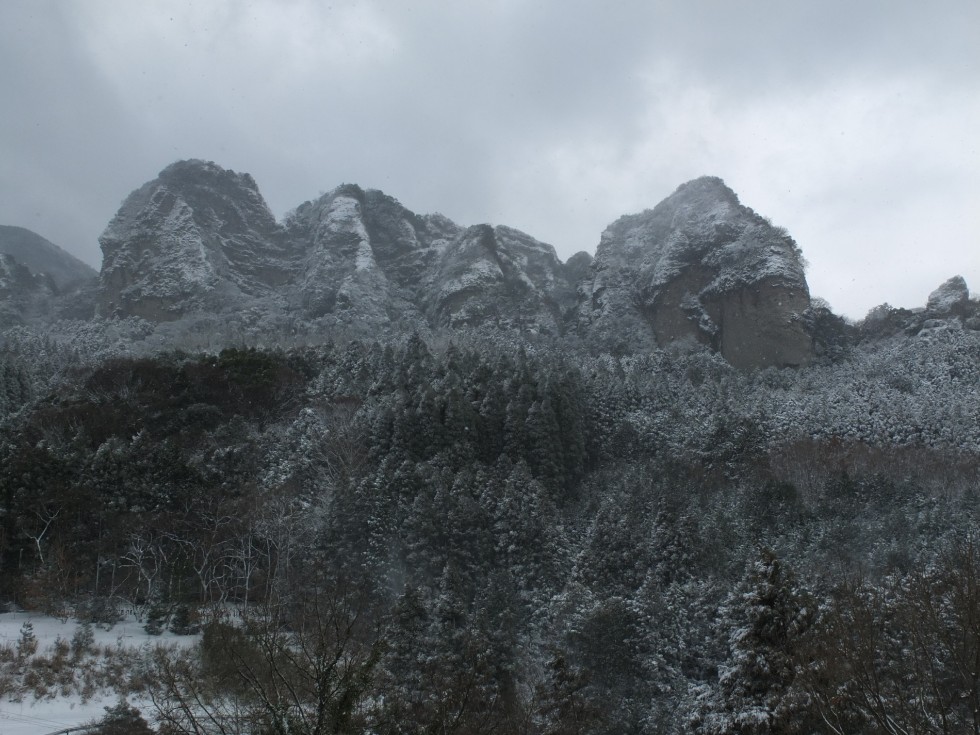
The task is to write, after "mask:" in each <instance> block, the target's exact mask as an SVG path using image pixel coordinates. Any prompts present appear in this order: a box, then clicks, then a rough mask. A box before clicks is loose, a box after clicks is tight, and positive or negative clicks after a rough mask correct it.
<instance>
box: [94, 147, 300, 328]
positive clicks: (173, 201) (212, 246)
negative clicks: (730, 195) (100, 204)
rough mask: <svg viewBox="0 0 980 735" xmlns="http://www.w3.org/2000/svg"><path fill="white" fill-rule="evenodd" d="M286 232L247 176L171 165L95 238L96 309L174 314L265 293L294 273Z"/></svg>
mask: <svg viewBox="0 0 980 735" xmlns="http://www.w3.org/2000/svg"><path fill="white" fill-rule="evenodd" d="M284 234H285V233H284V232H283V229H282V227H281V226H280V225H279V224H278V223H277V222H276V220H275V217H273V216H272V213H271V212H270V211H269V208H268V206H267V205H266V203H265V201H264V200H263V199H262V195H261V194H260V193H259V190H258V187H257V186H256V185H255V181H254V180H253V179H252V177H251V176H249V175H248V174H238V173H235V172H234V171H226V170H225V169H222V168H221V167H220V166H217V165H215V164H214V163H207V162H204V161H181V162H178V163H174V164H172V165H170V166H168V167H167V168H165V169H164V170H163V171H161V172H160V175H159V176H158V177H157V178H156V179H154V180H153V181H151V182H149V183H147V184H145V185H143V186H142V187H140V188H139V189H137V190H136V191H134V192H133V193H132V194H130V195H129V197H127V199H126V200H125V201H124V202H123V205H122V207H121V208H120V210H119V212H117V213H116V216H115V217H113V219H112V221H111V222H110V223H109V226H108V227H107V228H106V230H105V232H104V233H103V234H102V236H101V237H100V238H99V242H100V244H101V245H102V253H103V261H102V273H101V293H100V298H99V310H100V313H101V314H102V315H104V316H140V317H143V318H146V319H150V320H153V321H168V320H172V319H177V318H180V317H181V316H184V315H185V314H188V313H191V312H194V311H202V310H216V311H221V310H227V309H231V308H235V307H237V306H239V305H241V304H242V303H243V302H244V301H246V300H248V298H249V297H257V296H265V295H268V294H270V293H272V292H274V290H275V289H276V288H277V287H278V286H281V285H282V284H283V283H285V282H287V281H288V280H289V279H290V278H291V277H292V271H293V269H294V263H293V259H292V258H291V257H290V256H291V253H290V252H289V251H288V250H287V248H286V241H285V237H284Z"/></svg>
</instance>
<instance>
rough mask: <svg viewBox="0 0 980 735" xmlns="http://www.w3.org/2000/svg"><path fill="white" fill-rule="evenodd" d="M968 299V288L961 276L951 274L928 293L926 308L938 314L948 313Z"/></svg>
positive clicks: (960, 306)
mask: <svg viewBox="0 0 980 735" xmlns="http://www.w3.org/2000/svg"><path fill="white" fill-rule="evenodd" d="M969 300H970V289H968V288H967V286H966V280H965V279H964V278H963V276H953V277H952V278H950V279H949V280H948V281H946V282H945V283H944V284H942V285H941V286H940V287H939V288H937V289H936V290H935V291H933V292H932V293H931V294H929V300H928V301H927V302H926V310H927V311H930V312H935V313H938V314H949V313H950V312H953V311H955V310H956V309H957V308H962V307H963V306H965V305H966V304H967V302H969Z"/></svg>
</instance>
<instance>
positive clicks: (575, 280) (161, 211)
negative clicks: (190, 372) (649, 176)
mask: <svg viewBox="0 0 980 735" xmlns="http://www.w3.org/2000/svg"><path fill="white" fill-rule="evenodd" d="M100 241H101V243H102V248H103V252H104V255H105V258H104V263H103V269H102V274H101V292H100V298H99V309H100V313H101V314H102V315H104V316H129V315H133V316H140V317H144V318H146V319H149V320H152V321H167V320H175V319H180V318H181V317H183V316H185V315H189V314H192V313H198V312H204V311H210V312H230V311H235V312H236V314H244V313H249V314H259V315H260V316H259V318H261V315H262V314H276V315H280V316H281V315H286V316H287V317H288V318H289V319H292V320H296V319H299V320H303V321H305V322H307V323H313V324H315V325H317V328H318V329H319V328H323V329H327V328H331V327H333V326H341V327H344V328H347V329H354V330H355V331H359V332H371V331H376V330H379V329H380V330H386V331H396V332H402V331H406V330H423V331H425V330H442V329H450V330H458V329H470V328H477V327H492V328H495V329H503V330H506V331H516V332H522V333H529V334H551V335H561V334H566V333H569V332H575V331H577V332H578V333H579V334H580V336H582V337H583V338H585V339H586V340H588V341H591V342H592V343H594V344H599V345H605V346H608V347H610V348H617V349H652V348H654V347H655V346H657V345H660V346H664V345H669V344H672V343H676V342H683V341H692V342H696V343H701V344H704V345H707V346H709V347H711V348H712V349H715V350H718V351H720V352H721V353H722V354H723V355H724V356H725V357H726V358H727V359H728V360H729V361H730V362H732V363H733V364H734V365H736V366H737V367H740V368H745V369H752V368H757V367H766V366H770V365H775V366H791V365H804V364H806V363H808V362H809V361H810V360H811V359H812V356H813V346H812V343H811V339H810V337H809V335H808V334H807V332H806V331H805V328H804V323H803V319H802V317H803V314H804V312H805V311H806V310H807V309H808V307H809V292H808V290H807V285H806V280H805V278H804V275H803V266H802V258H801V256H800V252H799V249H798V248H797V247H796V244H795V243H794V242H793V240H792V238H790V237H789V236H788V235H787V234H786V233H785V231H783V230H780V229H779V228H775V227H773V226H772V225H771V224H770V223H769V222H768V221H767V220H765V219H763V218H762V217H760V216H759V215H757V214H756V213H755V212H753V211H752V210H751V209H749V208H747V207H744V206H742V205H741V204H740V203H739V201H738V197H737V196H736V195H735V194H734V192H732V191H731V189H729V188H728V187H726V186H725V185H724V183H723V182H722V181H721V180H720V179H715V178H702V179H697V180H695V181H691V182H689V183H687V184H684V185H683V186H681V187H680V188H678V189H677V191H676V192H675V193H674V194H673V195H671V196H670V197H668V198H667V199H666V200H664V201H663V202H661V203H660V204H658V205H657V206H656V207H654V208H653V209H651V210H647V211H645V212H642V213H640V214H635V215H628V216H624V217H621V218H620V219H619V220H617V221H616V222H614V223H613V224H611V225H610V226H609V227H608V228H607V229H606V231H605V232H604V233H603V234H602V239H601V241H600V243H599V247H598V250H597V252H596V256H595V259H594V260H593V259H591V257H590V256H588V255H587V254H584V253H580V254H578V255H576V256H574V257H573V258H571V259H569V262H568V263H567V264H563V263H561V261H560V260H559V259H558V257H557V255H556V254H555V250H554V248H553V247H552V246H550V245H547V244H545V243H542V242H539V241H538V240H535V239H534V238H533V237H531V236H529V235H526V234H524V233H522V232H519V231H517V230H514V229H512V228H509V227H503V226H497V227H493V226H490V225H477V226H474V227H467V228H464V227H461V226H459V225H457V224H455V223H453V222H451V221H450V220H448V219H446V218H445V217H442V216H441V215H425V216H420V215H417V214H415V213H413V212H411V211H409V210H408V209H406V208H405V207H403V206H402V205H401V204H400V203H399V202H398V201H396V200H395V199H393V198H391V197H389V196H387V195H385V194H383V193H382V192H380V191H373V190H366V191H365V190H363V189H361V188H360V187H358V186H355V185H343V186H340V187H338V188H336V189H335V190H333V191H331V192H329V193H328V194H324V195H323V196H321V197H319V198H318V199H316V200H312V201H308V202H305V203H303V204H301V205H300V206H299V207H297V208H296V209H295V210H294V211H293V212H291V213H290V214H289V215H287V217H286V218H285V220H284V221H283V222H282V223H278V222H276V220H275V218H274V217H273V216H272V214H271V213H270V212H269V209H268V207H267V206H266V204H265V202H264V201H263V199H262V196H261V194H260V193H259V191H258V188H257V187H256V185H255V182H254V181H253V180H252V178H251V176H249V175H248V174H238V173H235V172H233V171H226V170H224V169H222V168H220V167H219V166H217V165H215V164H213V163H206V162H203V161H183V162H180V163H175V164H173V165H171V166H169V167H167V168H166V169H164V171H163V172H161V173H160V175H159V177H158V178H157V179H155V180H154V181H151V182H150V183H148V184H146V185H144V186H142V187H141V188H139V189H137V190H136V191H135V192H133V193H132V194H131V195H130V196H129V197H128V198H127V199H126V201H125V202H124V203H123V205H122V207H121V208H120V210H119V212H118V214H117V215H116V216H115V217H114V218H113V220H112V221H111V222H110V223H109V226H108V227H107V228H106V231H105V233H104V234H103V236H102V238H101V240H100Z"/></svg>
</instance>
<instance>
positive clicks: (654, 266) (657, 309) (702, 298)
mask: <svg viewBox="0 0 980 735" xmlns="http://www.w3.org/2000/svg"><path fill="white" fill-rule="evenodd" d="M585 296H586V301H585V303H584V304H583V306H582V308H581V309H580V314H581V317H582V321H583V323H584V325H585V328H586V329H587V330H588V331H591V332H593V333H597V332H598V333H599V334H603V333H609V332H610V330H611V329H612V327H613V325H615V324H627V325H629V326H628V330H627V331H628V333H629V335H630V341H631V343H632V346H634V347H642V346H644V345H652V344H654V343H656V344H659V345H665V344H669V343H672V342H676V341H679V340H693V341H695V342H700V343H702V344H706V345H708V346H710V347H711V348H713V349H716V350H719V351H720V352H721V353H722V354H723V355H724V357H725V358H726V359H728V360H729V362H731V363H733V364H734V365H736V366H737V367H741V368H745V369H751V368H757V367H766V366H769V365H776V366H788V365H803V364H806V363H808V362H809V361H810V360H811V359H812V355H813V347H812V343H811V340H810V338H809V336H808V335H807V334H806V332H805V330H804V327H803V321H802V316H803V313H804V312H805V311H806V309H807V308H808V307H809V303H810V297H809V290H808V288H807V284H806V278H805V276H804V272H803V260H802V256H801V254H800V251H799V248H798V247H797V246H796V243H795V242H794V241H793V240H792V238H790V237H789V235H787V234H786V232H785V231H784V230H782V229H781V228H777V227H774V226H773V225H772V224H771V223H769V222H768V221H767V220H766V219H764V218H762V217H760V216H759V215H758V214H756V213H755V212H754V211H752V210H751V209H749V208H748V207H745V206H743V205H742V204H740V203H739V200H738V197H737V196H736V194H735V193H734V192H733V191H732V190H731V189H729V188H728V187H727V186H726V185H725V184H724V182H722V180H721V179H718V178H715V177H703V178H699V179H695V180H694V181H690V182H688V183H686V184H683V185H682V186H680V187H678V189H677V190H676V191H675V192H674V193H673V194H672V195H671V196H669V197H668V198H667V199H665V200H664V201H662V202H661V203H660V204H658V205H657V206H656V207H654V208H653V209H650V210H647V211H645V212H641V213H640V214H634V215H627V216H624V217H621V218H620V219H618V220H616V222H614V223H612V224H611V225H610V226H609V227H608V228H607V229H606V231H605V232H603V234H602V238H601V240H600V242H599V246H598V248H597V250H596V257H595V262H594V263H593V281H592V283H591V285H590V286H589V287H588V288H587V289H586V293H585ZM613 331H615V330H613ZM619 331H621V329H620V330H619Z"/></svg>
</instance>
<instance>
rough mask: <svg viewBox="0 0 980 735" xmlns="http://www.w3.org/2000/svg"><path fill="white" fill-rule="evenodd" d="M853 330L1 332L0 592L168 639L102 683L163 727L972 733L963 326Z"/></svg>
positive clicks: (972, 426) (967, 353) (970, 518)
mask: <svg viewBox="0 0 980 735" xmlns="http://www.w3.org/2000/svg"><path fill="white" fill-rule="evenodd" d="M118 328H119V327H118V325H117V326H116V327H114V329H118ZM837 328H838V331H839V332H840V333H841V334H842V333H843V331H846V330H848V329H850V330H852V331H853V329H854V328H853V327H851V326H849V325H846V324H844V323H843V322H840V323H839V324H837ZM841 330H843V331H841ZM825 332H826V333H827V334H830V335H831V337H832V336H833V334H835V333H834V332H833V330H830V331H827V330H825ZM855 334H856V333H855ZM855 334H852V335H851V337H850V338H849V339H847V340H844V339H840V340H838V341H837V342H834V341H833V339H831V338H829V337H828V338H827V340H825V344H824V346H823V351H822V352H823V356H822V357H821V358H819V359H818V360H816V361H815V363H814V364H813V365H810V366H809V367H806V368H801V369H797V370H792V369H784V370H779V369H775V368H770V369H766V370H757V371H754V372H740V371H737V370H735V369H734V368H732V367H731V366H730V365H729V364H728V363H726V362H725V361H724V360H723V359H722V358H721V357H720V356H718V355H717V354H713V353H711V352H708V351H706V350H691V349H684V350H670V349H664V350H654V351H651V352H649V353H646V354H642V355H638V354H628V353H624V354H617V353H615V352H613V353H610V352H599V351H596V350H589V349H586V348H584V347H581V346H577V345H575V344H573V343H562V342H559V341H557V340H555V341H548V340H545V339H544V338H541V339H537V340H518V339H516V338H513V339H512V338H509V337H506V336H502V335H500V334H491V335H487V336H480V335H479V334H478V333H474V334H471V335H468V336H461V337H458V338H453V339H452V340H450V339H444V340H441V341H438V340H437V341H433V340H429V341H424V340H422V339H421V338H419V337H418V336H413V337H407V338H402V339H395V340H391V341H388V342H370V341H364V340H357V339H349V340H343V341H336V342H328V343H326V344H322V345H318V346H305V347H304V346H296V347H289V348H281V347H275V346H268V345H267V346H263V347H254V346H245V345H239V346H238V347H235V348H227V349H221V350H214V351H197V350H188V351H186V352H181V351H166V352H159V351H152V350H148V349H144V350H135V349H130V348H126V347H125V346H122V345H123V342H121V341H118V340H117V339H116V337H115V336H110V335H109V334H108V332H105V333H101V334H95V332H94V331H92V330H89V332H86V333H81V332H80V333H79V334H76V335H74V336H73V337H72V338H67V337H64V338H62V339H50V338H46V337H42V336H40V335H39V334H38V333H35V332H32V331H30V330H29V329H26V328H24V329H14V330H10V331H9V332H8V333H7V334H6V335H5V341H4V344H3V347H2V353H0V385H2V390H0V416H2V424H0V426H2V429H0V430H2V434H0V589H2V590H3V597H4V602H7V603H12V604H16V605H18V606H21V607H23V608H27V609H35V610H44V611H47V612H50V613H51V614H55V615H61V614H68V613H66V612H65V611H66V610H70V611H72V613H71V614H75V615H78V616H86V617H87V619H89V620H91V621H93V622H96V623H99V622H106V621H109V622H111V621H112V620H113V619H114V618H117V617H118V616H120V615H122V614H125V613H127V612H135V613H136V614H137V615H139V616H140V618H141V620H144V621H145V624H146V626H147V630H151V631H153V630H155V631H161V630H164V629H170V630H174V631H180V632H200V634H201V635H200V642H199V644H198V645H196V646H194V647H190V648H185V649H171V650H168V649H160V650H158V651H155V652H148V653H147V654H146V655H145V656H143V657H141V658H139V659H138V660H134V661H132V662H130V663H129V665H128V671H127V673H126V675H125V676H124V677H123V679H122V680H121V681H123V683H122V684H119V686H121V687H123V688H128V691H131V692H138V693H140V695H141V696H143V697H144V698H145V699H146V700H147V701H149V702H151V703H152V705H153V712H154V717H155V718H157V722H158V723H159V732H161V733H183V732H192V733H278V734H282V735H285V734H286V733H542V734H545V733H547V734H549V735H565V734H571V733H682V732H683V733H705V734H707V733H840V734H843V733H869V734H871V733H875V734H877V733H967V732H980V676H978V668H977V661H978V660H980V546H978V544H980V535H978V533H977V529H978V517H980V515H978V512H980V494H978V491H980V484H978V472H980V371H978V370H977V365H978V364H980V337H978V335H977V333H976V332H971V331H969V330H953V329H934V330H931V331H930V330H923V332H921V333H920V334H919V335H918V336H915V337H913V338H910V337H908V336H906V335H903V334H899V335H897V336H895V335H892V336H889V335H887V334H885V335H878V336H875V337H874V338H871V337H869V336H868V335H864V336H863V337H861V336H860V335H857V336H855ZM838 336H839V335H838ZM5 671H6V669H5Z"/></svg>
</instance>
